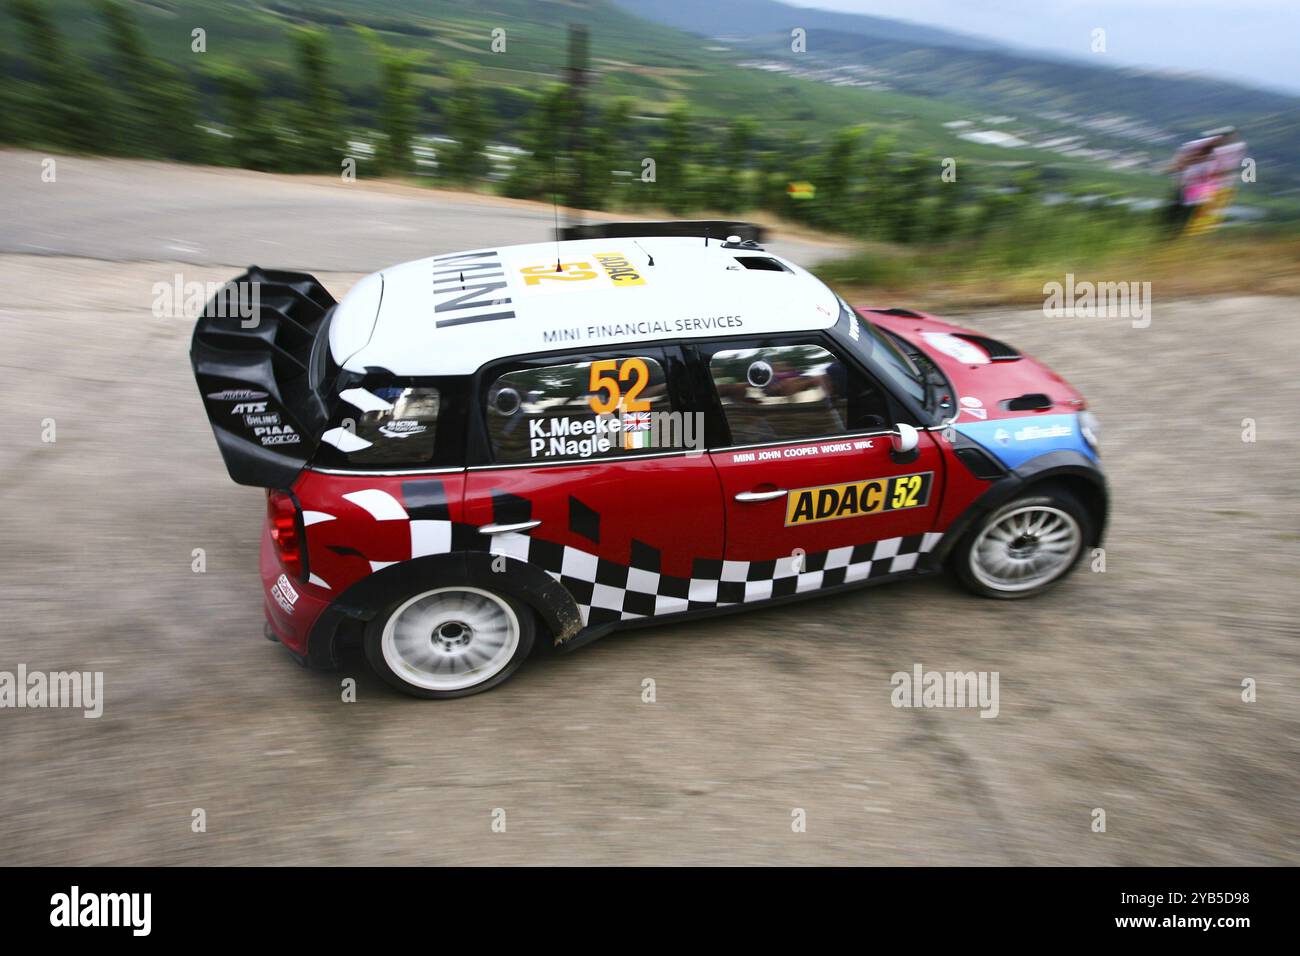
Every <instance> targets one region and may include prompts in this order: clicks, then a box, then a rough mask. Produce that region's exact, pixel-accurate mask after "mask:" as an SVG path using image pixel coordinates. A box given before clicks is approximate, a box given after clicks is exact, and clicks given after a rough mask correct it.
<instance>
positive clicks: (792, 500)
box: [785, 471, 934, 526]
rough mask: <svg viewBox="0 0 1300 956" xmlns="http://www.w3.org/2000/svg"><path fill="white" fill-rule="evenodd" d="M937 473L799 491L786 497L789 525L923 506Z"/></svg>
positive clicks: (871, 479) (928, 497) (873, 479)
mask: <svg viewBox="0 0 1300 956" xmlns="http://www.w3.org/2000/svg"><path fill="white" fill-rule="evenodd" d="M933 479H934V472H932V471H927V472H922V473H920V474H915V475H895V476H894V477H891V478H868V479H866V480H864V481H851V482H848V483H847V484H843V485H820V486H818V487H816V488H796V489H795V490H793V491H791V492H790V494H789V495H788V496H787V497H786V505H785V508H786V510H785V523H786V525H787V526H789V525H796V524H811V523H813V522H815V521H835V520H836V519H839V518H856V517H858V516H859V515H874V514H880V513H881V512H884V511H902V510H904V509H906V508H920V507H923V506H924V505H925V504H926V503H927V502H928V501H929V500H930V484H931V482H932V481H933Z"/></svg>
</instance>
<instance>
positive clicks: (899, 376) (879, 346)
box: [835, 299, 929, 408]
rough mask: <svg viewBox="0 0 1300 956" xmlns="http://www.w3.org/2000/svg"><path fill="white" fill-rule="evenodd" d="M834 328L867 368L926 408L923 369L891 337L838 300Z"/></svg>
mask: <svg viewBox="0 0 1300 956" xmlns="http://www.w3.org/2000/svg"><path fill="white" fill-rule="evenodd" d="M835 331H836V332H838V333H840V338H843V339H846V340H847V341H848V343H849V345H850V346H851V347H852V349H853V351H855V352H856V353H857V354H858V357H859V358H861V359H862V360H863V361H864V362H866V364H867V365H868V367H870V368H872V369H874V370H875V371H877V372H879V373H880V374H882V375H884V376H886V377H887V378H888V379H889V380H890V383H891V384H892V385H894V386H895V387H896V388H897V390H898V391H901V392H905V393H906V394H908V395H910V396H911V397H912V398H914V399H916V400H917V401H918V402H919V403H921V404H922V405H924V406H926V407H927V408H928V407H929V403H928V402H927V400H926V397H927V393H928V392H929V388H928V387H927V385H926V373H925V370H923V369H922V368H920V367H918V365H917V363H916V362H915V361H913V359H912V357H911V356H910V355H908V353H907V352H905V351H903V349H902V348H900V347H899V343H898V342H897V341H896V340H895V339H894V338H893V337H892V336H890V335H887V334H886V333H884V332H882V331H881V330H880V329H878V328H876V327H875V326H874V325H872V324H871V323H870V322H868V321H867V320H866V319H864V318H862V316H860V315H858V313H856V312H854V311H853V310H852V309H851V308H849V307H848V305H847V304H845V302H844V301H843V300H842V299H841V300H840V321H839V322H837V323H836V324H835Z"/></svg>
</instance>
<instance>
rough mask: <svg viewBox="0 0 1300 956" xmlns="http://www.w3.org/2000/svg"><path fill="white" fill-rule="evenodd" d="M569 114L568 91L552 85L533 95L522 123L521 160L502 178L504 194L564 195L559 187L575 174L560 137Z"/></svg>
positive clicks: (533, 197)
mask: <svg viewBox="0 0 1300 956" xmlns="http://www.w3.org/2000/svg"><path fill="white" fill-rule="evenodd" d="M571 113H572V103H571V101H570V99H569V95H568V88H567V87H566V86H564V85H563V84H559V83H553V84H551V85H550V86H548V87H547V88H546V89H544V90H543V91H542V92H541V93H539V94H536V95H535V96H534V98H533V106H532V108H531V109H530V110H529V111H528V119H527V120H526V121H525V123H524V135H523V143H522V145H523V147H524V149H525V150H527V151H528V152H527V156H525V157H521V158H520V160H519V162H517V163H516V164H515V168H514V170H512V171H511V173H510V176H509V177H508V178H507V179H506V184H505V193H506V195H507V196H514V197H516V198H520V199H536V198H540V197H543V196H554V197H555V198H556V201H557V202H558V201H559V197H560V195H561V194H562V193H565V192H567V191H566V190H564V189H563V188H562V186H561V184H562V183H565V182H567V181H568V178H569V177H570V176H571V175H575V174H574V173H573V172H572V170H571V169H570V166H569V157H568V155H567V154H566V153H565V151H564V135H565V130H566V129H567V128H568V127H567V124H568V121H569V118H570V115H571Z"/></svg>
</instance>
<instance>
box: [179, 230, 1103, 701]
mask: <svg viewBox="0 0 1300 956" xmlns="http://www.w3.org/2000/svg"><path fill="white" fill-rule="evenodd" d="M674 225H675V226H676V227H678V228H680V224H674ZM617 231H618V230H611V235H606V236H604V237H601V238H595V239H582V240H575V241H566V242H560V243H543V244H537V245H519V246H508V247H500V248H496V249H483V250H478V251H474V252H463V253H456V254H449V255H439V256H434V257H432V258H427V259H420V260H418V261H415V262H409V263H406V264H404V265H398V266H394V267H393V268H390V269H385V270H383V271H382V272H378V273H375V274H374V275H371V276H368V277H366V278H365V279H362V280H361V281H360V282H359V283H357V285H356V286H355V287H354V288H353V289H352V290H351V291H350V292H349V293H348V294H347V296H346V297H345V298H344V299H343V301H342V302H337V303H336V302H335V300H334V299H333V297H331V296H330V294H329V293H328V292H326V291H325V289H324V288H322V286H321V285H320V283H318V282H317V281H316V280H315V279H313V278H312V277H311V276H308V275H304V274H300V273H290V272H270V271H263V270H260V269H257V268H253V269H251V270H250V271H249V272H248V273H247V274H245V275H244V276H242V277H240V278H239V279H237V280H235V281H234V282H232V283H231V284H230V285H228V286H226V287H225V288H224V289H223V290H222V292H221V293H220V294H219V295H218V296H217V297H216V298H214V299H213V301H212V302H211V303H209V305H208V307H207V309H206V311H205V314H204V316H203V317H202V318H201V319H200V320H199V322H198V326H197V328H196V329H195V333H194V340H193V346H192V360H193V365H194V371H195V375H196V377H197V379H198V384H199V388H200V391H201V393H202V396H203V402H204V405H205V408H206V410H207V414H208V417H209V420H210V421H211V423H212V426H213V430H214V432H215V434H216V438H217V442H218V445H219V446H220V449H221V453H222V455H223V456H224V459H225V463H226V466H227V468H228V470H229V471H230V474H231V477H233V478H234V480H235V481H237V482H241V483H243V484H248V485H257V486H261V487H265V488H266V489H268V491H267V518H266V525H265V531H264V533H263V536H262V550H261V571H262V581H263V585H264V591H265V594H264V598H265V609H266V618H267V633H268V636H273V637H274V638H276V639H278V640H279V641H280V642H281V643H282V644H283V645H284V646H285V647H286V648H288V649H289V650H290V651H291V652H293V654H295V655H297V656H298V657H299V658H300V659H302V660H303V661H305V662H308V663H310V664H312V665H313V666H321V667H330V666H333V665H334V664H335V661H336V654H337V652H338V649H339V648H340V646H342V645H343V644H344V643H345V642H347V641H349V640H358V641H360V642H361V643H362V644H363V646H364V648H365V654H366V656H367V658H368V659H369V661H370V663H371V664H372V665H373V666H374V668H375V669H376V670H377V671H378V672H379V674H380V675H382V676H383V677H384V678H385V679H386V680H387V681H388V682H389V683H391V684H393V685H395V686H396V687H398V688H400V689H402V690H405V691H408V692H410V693H412V694H416V695H419V696H424V697H454V696H460V695H464V694H468V693H472V692H475V691H479V690H484V689H487V688H489V687H491V686H493V685H495V684H497V683H500V682H501V681H503V680H505V679H506V678H507V677H508V676H509V675H510V674H511V673H512V672H513V671H514V670H515V668H516V667H518V665H519V664H520V663H521V661H522V660H523V659H524V658H525V657H526V656H527V654H528V653H529V651H530V649H531V648H532V646H533V644H534V642H535V641H537V640H545V641H550V642H553V644H554V645H555V646H556V647H558V648H560V649H571V648H574V647H578V646H581V645H582V644H585V643H587V642H589V641H590V640H592V639H594V638H596V637H599V636H601V635H604V634H607V633H609V632H610V631H612V630H614V629H617V628H626V627H631V626H635V625H639V624H644V623H647V622H651V621H655V622H658V621H673V620H678V619H682V618H686V617H689V616H693V615H704V614H712V613H718V612H723V611H728V610H734V609H738V608H750V607H754V606H756V605H761V604H765V603H770V602H778V601H785V600H790V599H795V598H802V597H810V596H815V595H818V594H823V593H827V592H835V591H839V590H841V589H844V588H849V587H853V586H856V585H862V584H872V583H877V582H882V581H889V580H892V579H895V578H899V577H904V576H907V575H915V574H923V573H926V572H931V571H937V570H940V569H941V568H943V567H945V566H946V567H949V568H951V570H952V571H953V572H954V573H955V574H956V576H957V577H958V578H959V579H960V580H961V581H962V582H963V583H964V584H965V585H966V586H967V587H969V588H970V589H971V590H972V591H974V592H976V593H977V594H981V595H985V596H989V597H1000V598H1016V597H1026V596H1029V595H1032V594H1037V593H1039V592H1041V591H1043V590H1044V589H1046V588H1048V587H1050V586H1051V585H1053V584H1055V583H1056V582H1057V581H1058V580H1059V579H1061V578H1062V577H1063V576H1064V575H1066V574H1067V573H1068V572H1069V571H1070V570H1071V568H1072V567H1074V566H1075V565H1076V564H1077V563H1078V559H1079V557H1080V555H1081V553H1083V551H1084V550H1085V549H1087V548H1089V547H1091V546H1093V545H1095V544H1097V543H1099V541H1100V538H1101V534H1102V531H1103V526H1104V524H1105V520H1106V511H1107V496H1106V490H1105V482H1104V479H1103V477H1102V474H1101V471H1100V469H1099V466H1098V461H1097V447H1096V444H1097V437H1096V432H1097V429H1096V424H1095V422H1094V420H1093V419H1092V416H1091V415H1090V413H1088V412H1087V411H1085V410H1084V409H1085V403H1084V400H1083V399H1082V398H1081V397H1080V395H1079V394H1078V393H1077V392H1076V391H1075V390H1074V389H1073V388H1071V387H1070V386H1069V385H1068V384H1067V383H1066V382H1065V381H1063V380H1062V379H1061V378H1060V377H1059V376H1057V375H1056V374H1054V373H1053V372H1052V371H1050V370H1049V369H1047V368H1045V367H1044V366H1043V365H1041V364H1039V363H1038V362H1036V361H1034V360H1033V359H1032V358H1030V357H1028V356H1026V355H1023V354H1021V353H1020V352H1017V351H1016V350H1015V349H1013V348H1012V347H1010V346H1008V345H1006V344H1004V343H1002V342H999V341H996V340H994V339H991V338H988V337H986V336H983V335H979V334H976V333H973V332H970V331H967V330H965V329H961V328H958V327H956V326H953V325H949V324H948V323H945V322H942V321H940V320H939V319H936V318H934V317H932V316H928V315H923V314H920V313H916V312H911V311H907V310H903V309H861V310H857V311H855V310H854V309H852V308H850V307H849V306H848V305H846V304H845V303H844V302H843V301H842V300H841V299H840V298H838V297H837V296H836V295H835V293H833V292H832V291H831V290H830V289H828V288H827V287H826V286H825V285H824V284H823V283H822V282H821V281H819V280H818V279H817V278H815V277H814V276H812V275H811V274H809V273H808V272H806V271H805V270H804V269H802V268H800V267H799V266H797V265H795V264H793V263H791V262H788V261H786V260H785V259H782V258H780V257H778V256H774V255H771V254H769V253H767V252H765V251H764V250H763V249H762V248H761V247H759V246H758V245H757V244H755V243H754V242H752V241H745V242H741V241H739V240H737V239H735V237H733V238H732V239H730V240H727V241H725V242H724V241H719V240H718V239H713V240H712V241H709V240H708V239H706V238H703V237H689V236H680V235H664V234H656V232H657V231H658V230H656V227H655V224H646V227H645V228H644V230H641V231H640V232H639V233H638V234H637V235H636V236H634V237H630V238H614V237H613V234H614V233H616V232H617ZM624 231H626V230H624ZM668 231H669V230H668V229H663V230H662V231H661V232H668ZM713 234H714V235H715V236H716V235H718V234H719V233H717V232H714V233H713ZM725 234H726V233H725V232H724V233H722V235H725ZM250 301H251V302H253V303H255V304H256V309H255V310H254V311H253V312H252V313H251V317H248V316H249V315H250V313H249V312H248V311H247V310H246V309H245V310H244V311H243V312H242V314H241V308H240V306H241V305H243V306H245V307H246V306H247V304H248V303H249V302H250Z"/></svg>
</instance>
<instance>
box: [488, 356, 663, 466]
mask: <svg viewBox="0 0 1300 956" xmlns="http://www.w3.org/2000/svg"><path fill="white" fill-rule="evenodd" d="M485 401H486V405H487V408H486V420H487V432H488V439H489V441H490V442H491V445H492V454H493V457H494V458H495V459H496V461H498V462H501V463H506V464H515V463H520V462H546V461H555V460H565V459H583V458H613V457H621V456H625V455H634V454H637V453H638V452H641V451H643V450H646V449H648V448H649V447H650V442H649V440H648V439H649V436H650V434H651V429H650V426H651V422H652V420H653V414H654V413H656V412H666V411H670V410H671V402H670V400H669V396H668V384H667V380H666V378H665V375H664V369H663V366H662V365H661V364H660V363H659V362H658V361H657V360H656V359H654V358H651V357H650V356H648V355H627V356H620V357H617V358H607V359H594V360H592V361H582V362H572V363H568V364H564V365H546V366H541V367H530V368H520V369H514V370H512V371H509V372H506V373H504V374H503V375H500V376H499V377H497V378H496V379H495V380H493V381H492V382H491V383H490V385H489V386H488V390H487V394H486V396H485Z"/></svg>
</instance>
